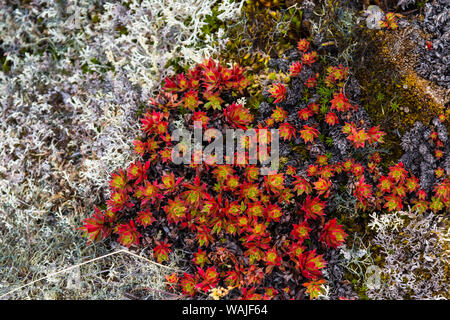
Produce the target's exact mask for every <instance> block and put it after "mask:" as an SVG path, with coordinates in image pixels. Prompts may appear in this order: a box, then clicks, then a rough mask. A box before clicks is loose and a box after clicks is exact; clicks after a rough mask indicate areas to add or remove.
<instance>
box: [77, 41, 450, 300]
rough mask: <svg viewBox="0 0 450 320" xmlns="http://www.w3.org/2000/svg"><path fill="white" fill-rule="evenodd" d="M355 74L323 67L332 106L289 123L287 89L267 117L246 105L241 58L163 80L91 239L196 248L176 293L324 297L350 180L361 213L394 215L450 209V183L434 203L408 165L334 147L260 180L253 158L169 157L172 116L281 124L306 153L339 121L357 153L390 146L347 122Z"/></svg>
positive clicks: (277, 93) (188, 120)
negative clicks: (346, 85) (385, 164)
mask: <svg viewBox="0 0 450 320" xmlns="http://www.w3.org/2000/svg"><path fill="white" fill-rule="evenodd" d="M310 47H311V46H310V44H309V42H308V41H306V40H304V39H303V40H301V41H300V42H299V44H298V50H299V52H300V53H301V54H302V58H301V59H300V61H296V62H294V63H293V65H292V66H291V68H290V72H291V76H292V77H296V76H301V74H302V72H304V71H305V70H307V69H308V68H313V67H314V64H315V63H316V60H317V53H316V52H315V51H308V50H309V49H310ZM315 73H316V72H315ZM347 76H348V70H347V69H346V68H343V67H342V66H339V67H330V68H328V69H327V70H326V74H325V76H323V78H319V76H318V75H317V77H316V78H317V79H316V80H317V81H319V82H320V81H323V83H325V84H326V85H327V86H329V87H331V88H335V90H336V92H335V93H334V96H333V98H332V99H330V101H329V102H328V108H329V110H330V111H327V112H326V113H323V112H322V110H321V109H320V108H319V105H318V103H316V102H313V103H310V104H308V106H307V107H306V108H303V109H302V110H305V111H302V112H297V111H295V112H294V113H295V115H296V116H297V117H298V118H297V119H298V120H296V121H291V120H288V119H292V117H289V116H290V115H291V113H292V111H289V112H288V108H284V107H283V106H282V103H283V101H284V100H286V97H287V96H288V95H289V93H288V92H287V91H288V90H289V88H287V87H286V86H285V85H281V84H278V83H277V84H274V85H273V86H272V87H271V88H270V89H269V94H270V95H271V97H273V98H274V101H273V103H272V110H273V111H272V113H271V115H270V117H268V118H267V119H263V120H256V118H255V116H254V114H253V113H252V112H251V111H250V110H249V109H248V108H247V107H245V106H244V105H242V104H239V103H238V102H237V100H238V98H239V97H242V96H245V94H246V88H247V86H248V80H247V79H246V78H245V76H244V69H243V68H241V67H239V66H238V65H234V66H232V67H230V68H228V67H225V66H223V65H221V64H219V63H217V62H215V61H213V60H208V61H206V62H204V63H203V64H200V65H197V66H196V67H194V68H192V69H190V70H189V71H188V72H187V73H186V74H184V73H182V74H179V75H177V76H175V77H173V78H168V79H166V81H165V86H164V87H163V88H162V89H161V91H160V93H159V94H158V95H157V96H156V97H155V98H153V99H151V107H150V109H149V110H148V111H147V112H146V113H144V115H143V117H142V118H141V120H140V122H141V129H142V136H141V137H139V138H138V139H137V140H136V141H135V142H134V145H135V152H136V153H137V154H139V155H140V156H141V159H140V160H139V161H137V162H135V163H133V164H131V165H130V167H129V168H126V169H124V170H122V169H121V170H119V171H118V172H117V173H113V174H112V177H111V184H110V187H111V188H110V189H111V197H110V199H109V200H108V201H107V208H106V209H105V210H103V211H101V210H99V209H98V208H95V214H94V215H93V217H91V218H89V219H86V220H85V221H84V225H83V227H81V229H82V230H83V231H84V233H85V235H86V236H87V237H88V238H89V240H91V241H96V240H100V239H105V238H107V237H110V236H111V235H116V236H117V237H118V241H119V242H120V243H121V244H122V245H124V246H127V247H130V246H132V245H145V246H149V247H150V248H151V249H152V252H153V254H154V257H155V259H156V260H157V261H158V262H160V263H164V262H165V261H167V260H168V259H169V256H170V252H172V251H174V250H176V249H182V250H183V251H184V252H189V254H188V255H189V256H188V259H186V261H187V262H186V264H185V265H183V266H180V267H181V268H183V269H184V270H185V271H186V272H184V273H183V274H174V275H172V276H171V277H170V281H169V284H170V285H169V287H170V289H171V290H179V291H181V292H182V293H183V294H185V295H186V296H189V297H194V298H201V297H202V295H201V293H207V292H209V290H211V289H212V288H215V287H218V286H221V287H224V286H225V287H232V288H234V290H232V291H230V293H229V295H228V298H243V299H251V298H260V299H273V298H276V299H295V298H298V297H302V296H303V294H304V293H306V294H307V295H309V297H310V298H316V297H317V296H318V295H319V294H320V293H321V292H322V286H323V285H325V284H326V279H325V278H324V275H323V270H325V268H326V267H327V262H326V260H325V255H326V253H327V251H328V250H332V249H335V248H338V247H339V246H341V245H343V244H344V243H345V241H346V237H347V234H346V232H345V230H344V227H343V226H341V225H340V224H339V223H338V221H337V219H336V217H333V214H334V212H333V210H331V209H329V208H330V207H334V206H331V205H330V203H331V202H333V201H335V199H336V194H337V193H338V191H339V189H338V188H337V185H338V184H339V183H340V181H341V180H342V179H344V180H345V181H347V183H348V186H350V187H349V188H348V190H351V192H352V194H351V196H353V197H354V199H355V202H354V205H355V208H356V209H357V210H368V209H369V208H373V209H375V208H376V209H378V210H382V209H383V210H387V211H393V210H400V209H401V208H402V207H403V206H404V205H406V204H410V203H412V204H414V206H415V208H417V209H420V210H426V209H427V208H431V209H434V210H437V211H439V210H443V208H444V207H448V205H449V202H450V191H449V190H450V179H448V178H443V179H442V183H441V184H439V185H437V186H436V187H435V189H434V192H435V194H434V196H432V197H431V199H429V197H428V196H427V195H426V194H424V192H423V191H422V190H420V187H419V185H418V182H417V179H416V178H415V177H413V176H411V175H410V174H409V173H408V172H407V171H406V170H405V169H404V168H403V166H402V164H401V163H399V164H397V165H394V166H392V167H391V168H390V169H389V172H388V173H387V174H385V175H383V173H382V170H381V168H380V163H381V157H380V154H379V153H378V152H372V153H371V155H370V156H369V161H368V162H367V163H360V162H358V161H357V160H356V159H354V158H352V157H349V158H348V159H345V160H344V161H334V162H333V163H331V162H330V161H329V157H327V156H326V155H325V154H320V155H315V156H313V155H311V157H310V159H311V160H310V161H309V162H308V163H305V164H303V165H302V166H298V167H294V166H285V167H283V168H282V170H281V171H282V172H279V173H276V174H273V175H268V176H261V175H260V174H259V167H258V166H256V165H228V164H214V163H211V162H208V163H205V162H203V163H201V164H195V163H191V164H189V165H183V164H182V165H175V164H173V163H172V161H171V158H170V155H171V152H172V148H173V147H174V144H173V142H172V141H171V132H172V131H173V130H174V129H175V128H174V127H173V125H172V124H173V123H174V121H177V120H178V119H179V116H180V114H181V115H182V123H183V125H184V126H185V127H187V128H189V129H193V128H194V121H200V122H201V124H202V127H203V128H204V129H206V128H214V129H218V130H222V131H223V132H224V130H225V129H226V128H240V129H246V128H255V129H271V128H276V129H279V130H280V138H281V141H282V143H284V144H285V145H286V146H287V145H293V144H300V145H302V146H303V147H305V148H306V149H307V150H311V148H312V146H313V145H314V144H315V143H316V141H317V140H318V139H319V138H320V137H319V136H320V135H321V134H323V133H324V131H326V130H330V129H331V128H334V127H336V126H340V127H341V131H342V133H343V134H344V135H345V136H346V138H347V140H348V142H349V145H350V146H351V148H353V150H355V152H358V151H359V150H366V149H367V148H372V147H373V146H376V145H378V144H380V143H383V136H384V134H385V133H384V132H382V131H380V129H379V128H378V127H367V124H365V123H354V122H352V121H349V119H351V115H352V114H353V113H354V112H356V111H357V110H358V106H357V105H352V104H351V103H350V101H349V99H348V98H346V97H345V95H344V93H343V91H342V83H343V82H344V81H345V80H346V78H347ZM304 86H305V88H306V89H307V90H315V89H314V88H315V86H309V85H304ZM278 103H280V105H278ZM300 111H301V110H300ZM224 136H225V134H224ZM299 139H300V140H299ZM238 143H241V142H238ZM243 143H244V144H248V141H247V142H245V141H243ZM194 156H195V155H193V157H194Z"/></svg>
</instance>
